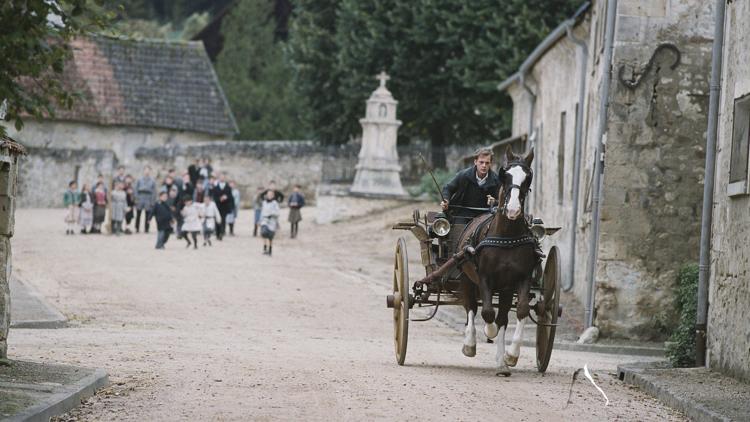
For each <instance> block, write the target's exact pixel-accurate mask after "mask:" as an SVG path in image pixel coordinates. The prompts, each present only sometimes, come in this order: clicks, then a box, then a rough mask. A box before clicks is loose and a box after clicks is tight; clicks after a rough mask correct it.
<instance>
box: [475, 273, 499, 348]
mask: <svg viewBox="0 0 750 422" xmlns="http://www.w3.org/2000/svg"><path fill="white" fill-rule="evenodd" d="M479 293H480V294H481V295H482V319H483V320H484V322H485V324H484V334H485V335H486V336H487V338H489V339H493V338H495V337H497V333H498V328H497V324H495V307H494V306H493V305H492V289H491V288H490V283H489V280H487V278H486V277H482V278H481V279H480V282H479Z"/></svg>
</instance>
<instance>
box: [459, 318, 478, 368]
mask: <svg viewBox="0 0 750 422" xmlns="http://www.w3.org/2000/svg"><path fill="white" fill-rule="evenodd" d="M474 315H475V314H474V311H473V310H470V311H469V312H468V313H467V314H466V329H465V330H464V347H463V349H462V350H461V352H463V354H464V356H466V357H470V358H473V357H474V356H476V355H477V329H476V327H475V326H474Z"/></svg>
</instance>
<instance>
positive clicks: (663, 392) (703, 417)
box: [617, 365, 732, 422]
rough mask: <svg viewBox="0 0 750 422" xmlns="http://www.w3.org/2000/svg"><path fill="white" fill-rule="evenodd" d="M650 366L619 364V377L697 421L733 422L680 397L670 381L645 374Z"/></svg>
mask: <svg viewBox="0 0 750 422" xmlns="http://www.w3.org/2000/svg"><path fill="white" fill-rule="evenodd" d="M644 369H648V367H644V366H631V365H618V366H617V378H618V379H620V381H624V382H626V383H628V384H631V385H634V386H636V387H638V388H640V389H641V390H643V391H645V392H646V393H648V394H650V395H652V396H653V397H655V398H656V399H658V400H659V401H661V402H662V403H664V404H666V405H667V406H669V407H671V408H673V409H677V410H679V411H681V412H683V413H684V414H685V415H687V417H688V418H690V420H692V421H697V422H731V421H732V419H731V418H729V417H726V416H724V415H721V414H720V413H718V412H715V411H713V410H711V409H709V408H707V407H706V406H704V405H703V404H701V403H696V402H694V401H692V400H690V399H688V398H685V397H680V396H679V395H678V394H676V393H675V392H674V391H671V390H670V386H669V384H668V383H659V382H658V381H654V380H651V379H648V378H647V377H645V376H643V374H642V372H643V371H644Z"/></svg>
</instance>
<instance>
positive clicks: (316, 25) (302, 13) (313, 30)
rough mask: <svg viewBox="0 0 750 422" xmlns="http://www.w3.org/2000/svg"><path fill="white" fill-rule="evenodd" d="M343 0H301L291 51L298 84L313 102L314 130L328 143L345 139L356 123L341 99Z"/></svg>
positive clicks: (309, 117)
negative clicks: (339, 29) (339, 21)
mask: <svg viewBox="0 0 750 422" xmlns="http://www.w3.org/2000/svg"><path fill="white" fill-rule="evenodd" d="M339 3H340V0H298V1H297V2H296V4H295V8H294V15H293V17H292V25H291V31H290V35H289V42H288V43H287V46H286V47H287V51H288V54H289V57H290V60H291V62H292V67H293V69H294V82H295V87H296V89H297V91H298V93H299V95H300V97H301V98H305V100H306V102H307V104H308V105H309V108H308V113H306V114H305V115H304V117H305V118H306V120H305V121H306V123H307V125H308V126H309V127H311V128H314V130H313V132H312V134H313V135H314V136H315V138H317V139H318V140H320V141H323V142H326V143H345V142H346V141H347V140H348V136H349V135H351V133H352V130H351V129H349V130H345V131H342V130H341V128H342V127H347V126H348V125H353V124H356V120H354V121H353V122H354V123H352V121H351V115H349V114H345V111H346V107H344V105H343V104H342V102H341V96H340V94H339V81H340V80H341V74H340V72H339V67H338V63H337V55H338V45H337V43H336V39H335V37H336V22H337V19H336V10H337V8H338V4H339Z"/></svg>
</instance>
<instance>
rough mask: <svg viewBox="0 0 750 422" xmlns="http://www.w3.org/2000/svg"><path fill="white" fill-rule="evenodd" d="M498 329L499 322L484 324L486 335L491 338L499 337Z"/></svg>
mask: <svg viewBox="0 0 750 422" xmlns="http://www.w3.org/2000/svg"><path fill="white" fill-rule="evenodd" d="M498 331H499V330H498V328H497V324H495V323H494V322H493V323H492V324H485V325H484V335H486V336H487V338H489V339H493V338H495V337H497V333H498Z"/></svg>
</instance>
